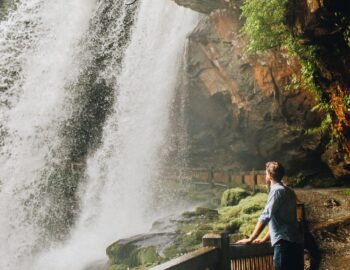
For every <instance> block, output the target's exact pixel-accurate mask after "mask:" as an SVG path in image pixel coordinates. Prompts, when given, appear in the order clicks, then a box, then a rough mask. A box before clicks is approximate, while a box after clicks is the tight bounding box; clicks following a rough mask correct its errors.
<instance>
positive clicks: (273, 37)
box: [242, 0, 350, 141]
mask: <svg viewBox="0 0 350 270" xmlns="http://www.w3.org/2000/svg"><path fill="white" fill-rule="evenodd" d="M291 3H292V1H290V0H265V1H260V0H245V1H244V4H243V6H242V16H243V17H244V18H245V24H244V26H243V28H242V33H243V34H245V35H247V36H248V38H249V39H248V44H247V46H246V54H247V55H248V56H249V55H253V54H259V53H263V52H265V51H267V50H271V49H274V48H277V49H282V51H286V52H287V57H289V58H297V59H298V60H299V63H300V76H296V75H295V76H293V78H292V79H291V82H290V85H289V86H288V87H287V89H286V90H290V89H297V88H301V87H303V88H306V89H308V90H309V91H311V92H312V93H313V94H314V95H315V99H316V102H317V103H318V105H317V106H316V109H318V110H322V111H324V112H326V113H327V115H326V118H325V119H324V121H322V123H321V125H320V127H317V128H313V129H310V130H308V131H307V133H308V134H314V133H317V132H320V133H322V134H326V133H327V132H329V133H330V135H331V136H330V137H331V140H332V141H336V140H337V139H338V138H339V134H337V132H336V130H335V129H334V128H333V126H332V118H331V115H332V112H333V108H332V106H331V105H330V103H329V100H328V99H327V97H326V96H327V95H326V93H325V92H324V91H323V90H322V88H321V87H320V86H319V85H318V84H317V76H318V74H321V69H320V67H319V66H318V62H317V55H318V51H319V48H318V47H317V46H315V45H305V44H303V42H302V40H301V39H300V38H299V37H298V36H295V35H294V34H293V33H292V30H291V29H289V28H288V27H287V26H286V17H287V15H288V14H287V8H291ZM344 103H345V104H346V105H347V108H349V110H350V97H346V98H345V99H344Z"/></svg>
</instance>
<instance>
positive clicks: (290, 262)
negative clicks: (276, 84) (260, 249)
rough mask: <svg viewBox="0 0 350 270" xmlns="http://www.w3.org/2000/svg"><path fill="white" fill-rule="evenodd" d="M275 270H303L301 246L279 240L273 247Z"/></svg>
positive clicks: (302, 250)
mask: <svg viewBox="0 0 350 270" xmlns="http://www.w3.org/2000/svg"><path fill="white" fill-rule="evenodd" d="M273 262H274V264H275V270H303V269H304V249H303V245H302V244H297V243H291V242H288V241H285V240H280V241H278V242H277V243H276V244H275V245H274V255H273Z"/></svg>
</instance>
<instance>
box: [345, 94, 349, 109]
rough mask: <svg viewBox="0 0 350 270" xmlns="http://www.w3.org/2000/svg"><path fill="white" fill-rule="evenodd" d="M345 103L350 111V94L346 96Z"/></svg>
mask: <svg viewBox="0 0 350 270" xmlns="http://www.w3.org/2000/svg"><path fill="white" fill-rule="evenodd" d="M344 105H345V108H346V109H347V111H348V112H350V94H349V95H347V96H345V97H344Z"/></svg>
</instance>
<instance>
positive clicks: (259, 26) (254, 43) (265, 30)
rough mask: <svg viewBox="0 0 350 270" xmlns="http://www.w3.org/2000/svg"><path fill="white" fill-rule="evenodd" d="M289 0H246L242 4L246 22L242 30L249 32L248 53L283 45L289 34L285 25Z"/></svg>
mask: <svg viewBox="0 0 350 270" xmlns="http://www.w3.org/2000/svg"><path fill="white" fill-rule="evenodd" d="M287 2H288V0H266V1H261V0H246V1H245V2H244V4H243V6H242V16H243V17H244V18H245V24H244V26H243V29H242V32H243V33H244V34H247V35H248V37H249V42H248V45H247V47H246V53H247V54H248V55H251V54H256V53H260V52H264V51H266V50H269V49H272V48H276V47H281V46H282V45H283V40H285V39H286V38H287V37H288V36H289V33H288V30H287V27H286V26H285V25H284V23H283V21H284V17H285V6H286V4H287Z"/></svg>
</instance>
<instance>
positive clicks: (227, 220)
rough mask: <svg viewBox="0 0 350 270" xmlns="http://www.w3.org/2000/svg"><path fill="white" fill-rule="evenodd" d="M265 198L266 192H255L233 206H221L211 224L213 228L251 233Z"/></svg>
mask: <svg viewBox="0 0 350 270" xmlns="http://www.w3.org/2000/svg"><path fill="white" fill-rule="evenodd" d="M266 199H267V194H265V193H257V194H255V195H253V196H248V197H246V198H244V199H241V200H240V202H239V203H238V204H237V205H235V206H226V207H221V208H220V209H219V219H218V221H217V222H216V223H214V224H213V227H214V229H216V230H224V231H228V232H230V233H241V234H249V233H251V232H252V230H253V229H254V226H255V224H256V221H257V219H258V217H259V215H260V213H261V211H262V209H263V208H264V205H265V203H266Z"/></svg>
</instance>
